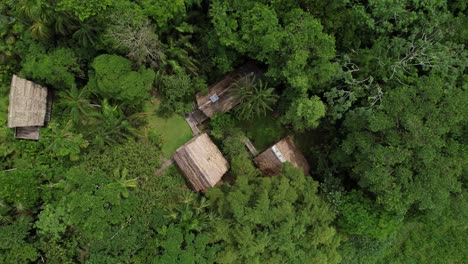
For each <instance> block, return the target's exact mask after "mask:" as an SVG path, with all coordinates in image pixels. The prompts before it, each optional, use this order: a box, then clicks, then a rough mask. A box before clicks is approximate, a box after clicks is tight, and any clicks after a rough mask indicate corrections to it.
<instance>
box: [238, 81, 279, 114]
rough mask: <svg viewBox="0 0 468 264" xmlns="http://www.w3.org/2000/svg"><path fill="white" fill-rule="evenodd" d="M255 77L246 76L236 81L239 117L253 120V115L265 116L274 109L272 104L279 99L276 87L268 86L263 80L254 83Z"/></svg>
mask: <svg viewBox="0 0 468 264" xmlns="http://www.w3.org/2000/svg"><path fill="white" fill-rule="evenodd" d="M254 82H255V79H253V78H251V77H245V78H243V79H241V80H240V81H238V82H237V83H236V86H237V88H236V89H235V90H234V93H235V95H236V96H237V98H238V100H239V101H240V103H239V106H237V107H236V111H237V113H238V116H239V118H241V119H248V120H251V119H252V118H253V117H264V116H266V115H267V113H269V112H271V111H273V108H272V106H273V105H274V104H275V103H276V101H277V100H278V95H276V94H274V89H273V88H271V87H268V84H267V83H263V82H262V81H261V80H260V81H259V82H258V83H254Z"/></svg>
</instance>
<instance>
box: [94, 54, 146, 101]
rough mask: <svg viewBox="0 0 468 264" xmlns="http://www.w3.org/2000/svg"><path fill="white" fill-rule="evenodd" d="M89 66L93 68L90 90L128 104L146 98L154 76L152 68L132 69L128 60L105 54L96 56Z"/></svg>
mask: <svg viewBox="0 0 468 264" xmlns="http://www.w3.org/2000/svg"><path fill="white" fill-rule="evenodd" d="M91 66H92V67H93V69H94V74H93V75H92V76H91V79H90V82H89V84H88V88H89V89H90V91H91V92H95V93H97V94H99V95H100V96H102V97H104V98H110V99H115V100H117V101H118V102H121V103H124V104H128V105H138V104H140V103H141V102H142V101H143V100H144V99H146V98H148V91H149V90H150V89H151V85H152V83H153V81H154V77H155V74H154V72H153V71H152V70H149V69H145V68H144V67H142V68H140V69H139V70H138V71H132V65H131V62H130V61H129V60H127V59H125V58H123V57H120V56H117V55H107V54H104V55H100V56H98V57H96V58H95V59H94V61H93V63H92V65H91Z"/></svg>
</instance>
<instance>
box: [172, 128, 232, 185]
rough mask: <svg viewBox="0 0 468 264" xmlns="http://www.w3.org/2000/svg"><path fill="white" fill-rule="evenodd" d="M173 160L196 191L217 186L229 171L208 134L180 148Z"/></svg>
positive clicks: (197, 137)
mask: <svg viewBox="0 0 468 264" xmlns="http://www.w3.org/2000/svg"><path fill="white" fill-rule="evenodd" d="M173 158H174V160H175V162H176V163H177V165H179V168H180V169H181V170H182V172H183V173H184V174H185V177H186V178H187V179H188V181H189V182H190V184H191V185H192V187H193V189H194V190H195V191H205V190H206V189H208V188H211V187H213V186H215V184H216V183H217V182H218V181H219V180H221V178H222V177H223V175H224V174H225V173H226V172H227V171H228V169H229V163H228V161H227V160H226V159H225V158H224V157H223V154H221V151H219V149H218V147H217V146H216V145H215V144H214V143H213V142H212V141H211V139H210V137H209V136H208V134H206V133H204V134H201V135H198V136H196V137H194V138H193V139H191V140H190V141H189V142H187V143H186V144H185V145H183V146H181V147H180V148H178V149H177V150H176V153H175V154H174V156H173Z"/></svg>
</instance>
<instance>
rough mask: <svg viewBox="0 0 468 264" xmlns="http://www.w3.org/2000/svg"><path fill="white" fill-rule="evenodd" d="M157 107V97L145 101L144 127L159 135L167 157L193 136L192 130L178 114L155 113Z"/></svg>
mask: <svg viewBox="0 0 468 264" xmlns="http://www.w3.org/2000/svg"><path fill="white" fill-rule="evenodd" d="M158 107H159V100H158V99H157V98H152V99H151V100H150V101H149V102H147V103H146V105H145V112H147V113H149V116H148V124H147V125H146V129H147V130H153V131H156V132H157V133H158V134H159V135H160V136H161V138H162V141H163V147H162V152H163V155H164V157H165V158H167V159H169V158H170V157H171V156H172V154H173V153H174V152H175V151H176V149H177V148H179V147H180V146H182V145H183V144H185V143H186V142H187V141H189V140H190V139H191V138H192V137H193V135H192V130H191V129H190V127H189V125H188V124H187V122H185V119H184V118H183V117H182V116H180V115H176V114H174V115H172V116H171V117H169V118H164V117H160V116H158V114H157V113H156V111H157V110H158Z"/></svg>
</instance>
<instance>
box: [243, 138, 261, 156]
mask: <svg viewBox="0 0 468 264" xmlns="http://www.w3.org/2000/svg"><path fill="white" fill-rule="evenodd" d="M242 142H244V144H245V146H246V147H247V148H248V149H249V151H250V153H252V155H253V156H254V157H255V156H257V154H258V150H257V149H256V148H255V146H254V145H253V144H252V141H250V139H248V138H242Z"/></svg>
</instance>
